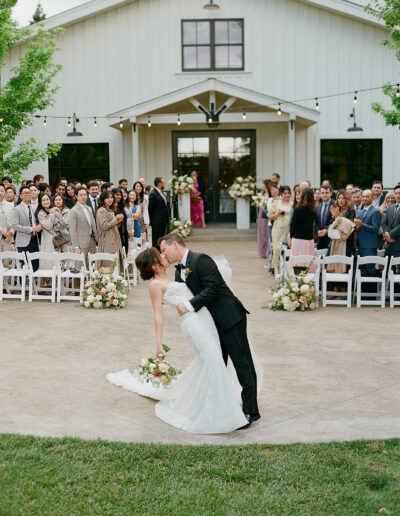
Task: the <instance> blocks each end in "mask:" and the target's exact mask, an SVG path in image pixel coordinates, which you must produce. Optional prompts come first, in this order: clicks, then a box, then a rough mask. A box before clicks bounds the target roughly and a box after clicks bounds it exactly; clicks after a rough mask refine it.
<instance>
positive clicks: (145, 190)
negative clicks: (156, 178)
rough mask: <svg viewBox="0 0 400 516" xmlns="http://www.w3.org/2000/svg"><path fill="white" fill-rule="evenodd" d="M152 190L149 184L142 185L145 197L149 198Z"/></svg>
mask: <svg viewBox="0 0 400 516" xmlns="http://www.w3.org/2000/svg"><path fill="white" fill-rule="evenodd" d="M142 184H143V183H142ZM152 191H153V187H152V186H151V185H146V186H145V187H144V195H147V199H148V198H149V195H150V194H151V192H152Z"/></svg>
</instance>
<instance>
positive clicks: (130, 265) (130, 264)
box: [124, 247, 141, 288]
mask: <svg viewBox="0 0 400 516" xmlns="http://www.w3.org/2000/svg"><path fill="white" fill-rule="evenodd" d="M140 251H141V249H140V250H139V249H138V248H133V247H132V248H131V249H130V251H129V253H128V255H126V256H124V258H125V271H126V273H125V274H126V275H125V279H126V280H127V281H128V286H129V288H130V287H131V285H133V286H134V287H136V285H137V284H138V271H137V267H136V262H135V260H136V256H137V255H138V254H139V252H140Z"/></svg>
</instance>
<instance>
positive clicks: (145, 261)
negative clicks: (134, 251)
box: [135, 247, 163, 281]
mask: <svg viewBox="0 0 400 516" xmlns="http://www.w3.org/2000/svg"><path fill="white" fill-rule="evenodd" d="M135 263H136V267H137V268H138V269H139V271H140V276H141V278H142V279H143V280H144V281H146V280H150V279H152V278H154V270H153V267H154V266H155V265H160V266H161V267H162V266H163V265H162V262H161V255H160V253H159V252H158V251H157V249H156V248H155V247H152V248H151V249H146V250H145V251H142V252H141V253H140V254H138V255H137V257H136V260H135Z"/></svg>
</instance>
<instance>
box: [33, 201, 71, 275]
mask: <svg viewBox="0 0 400 516" xmlns="http://www.w3.org/2000/svg"><path fill="white" fill-rule="evenodd" d="M35 215H36V220H37V221H38V222H39V224H40V225H41V226H42V238H41V239H40V251H41V252H42V253H54V252H55V251H59V252H64V251H66V246H62V247H60V248H59V249H55V247H54V244H53V238H54V237H55V236H56V234H57V233H58V232H62V233H64V232H65V233H66V232H67V226H68V224H67V223H66V222H65V220H64V219H63V218H62V215H61V213H60V211H59V210H58V209H56V210H55V209H54V207H53V204H52V201H51V199H50V197H49V196H48V195H47V194H41V195H40V197H39V204H38V207H37V210H36V213H35ZM39 268H40V269H51V268H52V262H50V261H46V260H42V259H41V260H40V265H39Z"/></svg>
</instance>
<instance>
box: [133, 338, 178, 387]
mask: <svg viewBox="0 0 400 516" xmlns="http://www.w3.org/2000/svg"><path fill="white" fill-rule="evenodd" d="M163 349H164V351H165V353H168V351H170V349H171V348H169V347H168V346H165V345H164V346H163ZM181 373H182V371H179V369H175V368H174V367H172V366H171V364H169V363H168V362H167V361H166V360H165V357H164V356H163V355H158V356H156V357H150V358H142V359H141V361H140V362H139V364H138V365H137V367H136V369H135V371H134V376H136V378H137V379H138V380H139V381H140V382H142V383H144V382H146V383H152V384H153V386H154V387H160V385H162V386H163V387H169V386H170V385H171V383H172V382H173V381H174V380H176V379H177V378H178V376H179V375H180V374H181Z"/></svg>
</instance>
